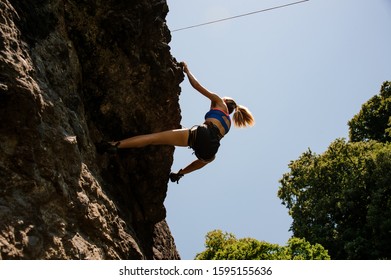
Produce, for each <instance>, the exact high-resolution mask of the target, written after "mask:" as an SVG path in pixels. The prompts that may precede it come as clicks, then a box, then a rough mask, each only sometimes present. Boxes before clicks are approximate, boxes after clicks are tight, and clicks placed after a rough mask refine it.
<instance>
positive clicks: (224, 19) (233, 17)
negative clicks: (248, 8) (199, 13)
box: [171, 0, 310, 32]
mask: <svg viewBox="0 0 391 280" xmlns="http://www.w3.org/2000/svg"><path fill="white" fill-rule="evenodd" d="M308 1H310V0H302V1H298V2H293V3H289V4H285V5H280V6H276V7H272V8H268V9H263V10H258V11H254V12H250V13H246V14H241V15H237V16H232V17H227V18H222V19H218V20H214V21H209V22H205V23H200V24H196V25H191V26H187V27H182V28H178V29H175V30H171V32H177V31H181V30H186V29H191V28H196V27H200V26H204V25H209V24H214V23H218V22H222V21H227V20H232V19H236V18H240V17H246V16H250V15H253V14H258V13H263V12H267V11H271V10H276V9H282V8H286V7H288V6H292V5H297V4H302V3H304V2H308Z"/></svg>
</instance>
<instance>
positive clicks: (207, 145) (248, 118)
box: [98, 62, 254, 183]
mask: <svg viewBox="0 0 391 280" xmlns="http://www.w3.org/2000/svg"><path fill="white" fill-rule="evenodd" d="M180 65H181V66H182V67H183V71H184V72H185V73H186V75H187V77H188V79H189V82H190V84H191V85H192V86H193V88H194V89H196V90H197V91H199V92H200V93H201V94H202V95H204V96H205V97H207V98H208V99H209V100H210V101H211V106H210V110H209V111H208V112H207V113H206V115H205V122H204V123H203V124H201V125H196V126H193V127H192V128H191V129H188V128H183V129H174V130H168V131H163V132H157V133H152V134H146V135H139V136H135V137H131V138H127V139H124V140H121V141H115V142H105V143H103V144H101V145H100V147H99V149H98V150H100V151H102V152H109V153H114V152H116V151H117V149H125V148H141V147H145V146H148V145H173V146H181V147H187V146H189V147H191V148H192V149H193V150H194V153H195V155H196V157H197V159H196V160H195V161H193V162H192V163H190V164H189V165H188V166H187V167H185V168H183V169H180V170H179V171H178V172H177V173H174V172H172V173H171V174H170V180H171V182H177V183H178V182H179V179H181V178H182V177H183V176H184V175H185V174H188V173H190V172H193V171H195V170H197V169H200V168H202V167H204V166H205V165H207V164H208V163H210V162H212V161H213V160H214V159H215V155H216V153H217V150H218V149H219V146H220V140H221V139H222V138H223V137H224V136H225V135H226V134H227V133H228V131H229V129H230V127H231V118H230V114H232V113H234V114H233V118H232V119H233V124H234V125H235V126H236V127H246V126H252V125H253V124H254V118H253V116H252V115H251V112H250V111H249V110H248V109H247V108H246V107H244V106H241V105H237V104H236V102H235V101H234V100H233V99H232V98H229V97H223V98H222V97H220V96H218V95H217V94H216V93H214V92H211V91H209V90H207V89H206V88H204V87H203V86H202V85H201V84H200V83H199V82H198V81H197V79H196V78H195V77H194V76H193V74H192V73H191V72H190V70H189V68H188V67H187V64H186V63H185V62H181V63H180Z"/></svg>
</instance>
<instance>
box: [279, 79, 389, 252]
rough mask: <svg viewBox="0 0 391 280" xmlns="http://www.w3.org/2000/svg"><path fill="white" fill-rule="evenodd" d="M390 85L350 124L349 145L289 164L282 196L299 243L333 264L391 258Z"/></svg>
mask: <svg viewBox="0 0 391 280" xmlns="http://www.w3.org/2000/svg"><path fill="white" fill-rule="evenodd" d="M390 116H391V83H390V82H385V83H384V84H383V86H382V87H381V91H380V94H379V95H376V96H374V97H373V98H371V99H370V100H369V101H368V102H366V103H365V104H364V105H363V106H362V109H361V111H360V113H359V114H357V115H356V116H355V117H354V118H353V119H352V120H351V121H350V122H349V126H350V140H351V141H350V142H347V141H346V140H344V139H337V140H336V141H334V142H333V143H331V145H330V146H329V148H328V149H327V151H326V152H324V153H323V154H321V155H317V154H315V153H313V152H312V151H311V150H308V151H307V152H305V153H303V154H302V155H301V156H300V158H299V159H297V160H295V161H292V162H291V163H290V164H289V168H290V172H288V173H286V174H284V175H283V177H282V179H281V180H280V183H281V186H280V188H279V191H278V196H279V198H280V199H281V200H282V202H283V204H285V205H286V207H287V208H288V209H289V213H290V215H291V216H292V218H293V223H292V226H291V230H292V231H293V233H294V236H295V237H299V238H306V240H308V241H309V242H311V243H319V244H322V245H323V246H324V247H325V248H326V249H327V250H328V252H329V253H330V256H331V258H333V259H389V258H391V143H390V142H389V141H390V138H391V137H390V131H391V130H390V125H391V122H390Z"/></svg>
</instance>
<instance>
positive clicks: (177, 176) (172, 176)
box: [170, 169, 185, 184]
mask: <svg viewBox="0 0 391 280" xmlns="http://www.w3.org/2000/svg"><path fill="white" fill-rule="evenodd" d="M181 171H182V169H181V170H179V171H178V173H174V172H171V173H170V180H171V182H176V183H177V184H179V180H180V179H181V178H182V177H183V176H185V175H184V174H180V172H181Z"/></svg>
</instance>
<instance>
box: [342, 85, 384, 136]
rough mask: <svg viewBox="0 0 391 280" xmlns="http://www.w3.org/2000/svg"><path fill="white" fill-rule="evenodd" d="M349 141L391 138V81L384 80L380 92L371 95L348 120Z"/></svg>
mask: <svg viewBox="0 0 391 280" xmlns="http://www.w3.org/2000/svg"><path fill="white" fill-rule="evenodd" d="M349 128H350V131H349V135H350V141H352V142H359V141H368V140H376V141H379V142H387V141H390V140H391V82H389V81H388V82H384V83H383V85H382V87H381V89H380V94H378V95H375V96H374V97H372V98H371V99H370V100H369V101H368V102H366V103H365V104H364V105H363V106H362V107H361V111H360V112H359V113H358V114H357V115H356V116H354V118H353V119H352V120H351V121H349Z"/></svg>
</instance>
